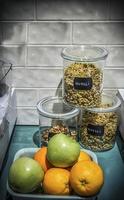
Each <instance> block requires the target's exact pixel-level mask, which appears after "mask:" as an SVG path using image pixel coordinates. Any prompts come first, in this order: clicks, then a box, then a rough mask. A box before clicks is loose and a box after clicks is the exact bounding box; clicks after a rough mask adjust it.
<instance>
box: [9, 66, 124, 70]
mask: <svg viewBox="0 0 124 200" xmlns="http://www.w3.org/2000/svg"><path fill="white" fill-rule="evenodd" d="M24 68H25V67H24V66H14V67H13V69H14V70H16V69H24ZM26 69H27V70H44V69H45V70H46V69H47V70H49V69H50V70H51V69H52V70H58V69H59V70H63V66H54V67H53V66H26ZM104 70H124V66H118V67H117V66H106V67H105V68H104Z"/></svg>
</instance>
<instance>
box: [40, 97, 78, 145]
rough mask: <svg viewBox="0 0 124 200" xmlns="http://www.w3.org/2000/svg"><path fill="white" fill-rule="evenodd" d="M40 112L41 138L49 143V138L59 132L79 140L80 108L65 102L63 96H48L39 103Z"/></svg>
mask: <svg viewBox="0 0 124 200" xmlns="http://www.w3.org/2000/svg"><path fill="white" fill-rule="evenodd" d="M37 110H38V113H39V140H40V144H41V145H47V143H48V141H49V139H50V138H51V137H52V136H53V135H55V134H59V133H64V134H68V135H70V136H71V137H72V138H73V139H76V140H78V118H79V109H78V108H73V107H71V106H69V105H67V104H65V103H64V102H63V98H62V97H57V96H55V97H51V96H49V97H46V98H44V99H42V100H40V101H39V102H38V104H37Z"/></svg>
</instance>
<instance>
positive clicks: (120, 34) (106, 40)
mask: <svg viewBox="0 0 124 200" xmlns="http://www.w3.org/2000/svg"><path fill="white" fill-rule="evenodd" d="M72 44H73V45H77V44H79V45H83V44H91V45H93V44H94V45H99V46H103V47H105V48H107V49H108V51H109V56H108V60H107V66H106V68H105V81H104V87H105V88H106V89H111V90H113V91H116V89H117V88H124V6H123V1H119V0H118V1H113V0H102V1H100V0H21V1H16V0H4V1H2V0H1V1H0V58H1V59H5V60H9V61H11V62H12V63H13V85H14V87H15V88H16V92H17V110H18V121H17V123H18V124H38V115H37V111H36V103H37V101H38V100H39V99H41V98H43V97H45V96H48V95H54V94H55V93H56V88H57V86H58V84H59V82H60V80H61V78H62V58H61V56H60V53H61V50H62V48H63V47H66V46H68V45H72Z"/></svg>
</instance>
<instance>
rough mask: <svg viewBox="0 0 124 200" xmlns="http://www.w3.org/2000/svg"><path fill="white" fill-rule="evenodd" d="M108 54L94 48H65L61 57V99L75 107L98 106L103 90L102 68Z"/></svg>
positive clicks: (101, 49)
mask: <svg viewBox="0 0 124 200" xmlns="http://www.w3.org/2000/svg"><path fill="white" fill-rule="evenodd" d="M107 55H108V52H107V51H106V50H105V49H104V48H100V47H96V46H71V47H67V48H65V49H64V50H63V51H62V53H61V56H62V57H63V65H64V75H63V97H64V100H65V101H66V102H67V103H69V104H70V105H74V106H76V107H84V108H87V107H96V106H99V105H100V102H101V93H102V89H103V68H104V66H105V61H106V58H107Z"/></svg>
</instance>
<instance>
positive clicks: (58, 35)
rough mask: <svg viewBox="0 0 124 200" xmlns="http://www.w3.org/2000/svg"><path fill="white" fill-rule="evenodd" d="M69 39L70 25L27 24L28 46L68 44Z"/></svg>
mask: <svg viewBox="0 0 124 200" xmlns="http://www.w3.org/2000/svg"><path fill="white" fill-rule="evenodd" d="M71 39H72V38H71V23H68V22H38V23H36V22H35V23H29V32H28V42H29V43H30V44H70V43H71Z"/></svg>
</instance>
